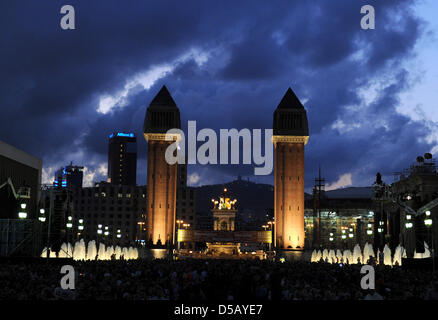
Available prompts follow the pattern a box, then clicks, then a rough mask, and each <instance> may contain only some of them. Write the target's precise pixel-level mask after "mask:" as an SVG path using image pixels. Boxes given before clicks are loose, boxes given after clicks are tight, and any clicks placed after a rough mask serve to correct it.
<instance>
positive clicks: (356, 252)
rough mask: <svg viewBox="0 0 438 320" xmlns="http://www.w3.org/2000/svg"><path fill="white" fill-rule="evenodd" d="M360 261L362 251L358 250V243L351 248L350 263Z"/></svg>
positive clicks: (361, 259) (361, 260)
mask: <svg viewBox="0 0 438 320" xmlns="http://www.w3.org/2000/svg"><path fill="white" fill-rule="evenodd" d="M362 262H363V257H362V251H361V250H360V246H359V244H356V245H355V246H354V249H353V261H351V264H356V263H362Z"/></svg>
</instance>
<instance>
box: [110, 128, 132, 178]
mask: <svg viewBox="0 0 438 320" xmlns="http://www.w3.org/2000/svg"><path fill="white" fill-rule="evenodd" d="M136 181H137V138H136V137H135V135H134V134H133V133H124V132H114V133H112V134H110V136H109V148H108V182H110V183H111V184H115V185H122V186H135V185H136Z"/></svg>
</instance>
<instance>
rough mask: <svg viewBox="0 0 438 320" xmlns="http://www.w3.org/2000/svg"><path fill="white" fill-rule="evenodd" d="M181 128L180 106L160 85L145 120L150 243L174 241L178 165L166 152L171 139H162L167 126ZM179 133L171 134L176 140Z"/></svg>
mask: <svg viewBox="0 0 438 320" xmlns="http://www.w3.org/2000/svg"><path fill="white" fill-rule="evenodd" d="M174 128H178V129H179V128H181V120H180V114H179V109H178V107H177V106H176V104H175V101H174V100H173V98H172V97H171V95H170V93H169V91H168V90H167V88H166V87H165V86H163V87H162V88H161V90H160V92H158V94H157V95H156V96H155V98H154V99H153V100H152V102H151V103H150V105H149V107H148V109H147V111H146V117H145V121H144V128H143V129H144V136H145V139H146V140H147V142H148V169H147V200H148V204H147V237H148V241H151V242H152V244H153V245H160V244H161V245H164V244H165V243H166V242H167V243H168V244H173V243H174V240H175V239H174V238H175V214H176V192H177V164H173V165H171V164H169V163H167V161H166V158H165V153H166V149H167V147H168V146H169V145H170V144H172V143H173V142H174V141H167V140H166V139H165V136H166V132H167V131H168V130H169V129H174ZM178 138H179V136H178V135H176V134H175V135H174V139H175V140H177V139H178Z"/></svg>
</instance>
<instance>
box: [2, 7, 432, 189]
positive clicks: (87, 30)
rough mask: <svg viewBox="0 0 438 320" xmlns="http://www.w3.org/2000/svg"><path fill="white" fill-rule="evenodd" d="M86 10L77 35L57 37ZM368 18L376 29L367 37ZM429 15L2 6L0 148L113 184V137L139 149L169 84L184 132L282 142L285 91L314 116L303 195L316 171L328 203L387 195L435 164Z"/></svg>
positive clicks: (209, 174)
mask: <svg viewBox="0 0 438 320" xmlns="http://www.w3.org/2000/svg"><path fill="white" fill-rule="evenodd" d="M65 4H70V5H73V6H74V8H75V13H76V21H75V22H76V29H75V30H62V29H61V28H60V19H61V17H62V15H61V14H60V8H61V7H62V6H63V5H65ZM365 4H370V5H373V6H374V8H375V10H376V29H375V30H362V29H361V28H360V19H361V17H362V15H361V14H360V8H361V6H362V5H365ZM437 10H438V4H437V3H436V2H435V1H433V0H429V1H414V0H379V1H377V0H364V1H361V0H355V1H352V0H336V1H325V0H308V1H297V0H296V1H292V0H288V1H253V0H252V1H205V0H200V1H184V2H183V1H139V0H138V1H137V0H135V1H134V0H133V1H121V0H120V1H112V0H104V1H97V0H94V1H73V0H71V1H68V2H66V1H65V0H62V1H55V0H51V1H23V0H5V1H2V2H1V3H0V42H1V46H0V70H1V73H0V75H1V78H0V82H1V83H0V111H1V114H0V140H2V141H4V142H6V143H9V144H12V145H14V146H16V147H18V148H20V149H23V150H25V151H26V152H28V153H31V154H33V155H35V156H37V157H39V158H41V159H42V160H43V164H44V170H43V183H50V182H51V181H52V180H53V174H54V171H55V170H56V169H58V168H59V167H60V166H63V165H66V164H69V163H70V161H73V163H74V164H77V165H84V166H85V167H86V174H85V185H91V184H92V183H93V182H94V181H100V180H106V176H107V172H106V170H107V169H106V168H107V164H106V163H107V150H108V136H109V134H110V133H111V132H113V131H124V132H134V133H135V134H136V135H137V136H138V151H139V156H138V167H137V170H138V176H137V183H138V184H140V185H142V184H145V182H146V155H147V153H146V149H147V145H146V142H145V140H144V138H143V134H142V127H143V120H144V115H145V111H146V108H147V106H148V105H149V103H150V101H151V100H152V98H153V97H154V96H155V94H156V93H157V92H158V91H159V89H160V88H161V86H162V85H166V86H167V88H168V89H169V91H170V92H171V94H172V96H173V98H174V100H175V101H176V103H177V105H178V107H179V108H180V112H181V120H182V123H183V128H186V127H187V121H189V120H196V121H197V128H198V130H199V129H202V128H212V129H215V130H219V129H221V128H224V129H230V128H236V129H239V130H240V129H242V128H249V129H254V128H261V129H265V128H271V127H272V114H273V111H274V110H275V108H276V106H277V105H278V103H279V102H280V100H281V98H282V96H283V94H284V93H285V91H286V90H287V88H288V87H291V88H292V89H293V90H294V91H295V93H296V95H297V96H298V97H299V98H300V100H301V101H302V102H303V104H304V106H305V108H306V109H307V114H308V119H309V129H310V139H309V143H308V144H307V147H306V189H307V190H309V189H311V187H312V185H313V179H314V178H315V176H316V175H317V171H318V165H321V167H322V172H323V176H324V177H325V178H326V180H327V183H328V189H333V188H337V187H345V186H365V185H370V184H371V183H372V182H373V181H374V179H375V174H376V172H377V171H380V172H381V173H382V174H383V176H384V179H385V180H386V181H387V182H391V181H392V174H393V172H395V171H401V170H402V169H403V168H405V167H408V166H409V165H410V164H411V163H412V162H413V160H414V159H415V158H416V156H418V155H422V154H424V153H425V152H432V153H433V152H434V151H438V147H437V142H438V135H437V133H436V128H437V121H438V108H437V107H438V106H437V101H438V93H437V92H438V90H436V89H437V88H436V87H437V83H438V63H437V61H436V58H437V52H436V50H437V48H438V45H437V41H438V40H437V33H436V32H437V31H438V24H437V23H436V22H435V20H434V12H435V13H436V12H437ZM188 170H189V183H190V184H191V185H202V184H210V183H222V182H227V181H230V180H233V179H235V178H236V176H237V175H238V174H240V175H242V176H243V177H244V178H245V179H246V178H249V179H250V180H252V181H258V182H264V183H273V176H272V175H270V176H257V177H256V176H253V166H251V165H228V166H225V165H208V166H202V165H190V166H189V169H188Z"/></svg>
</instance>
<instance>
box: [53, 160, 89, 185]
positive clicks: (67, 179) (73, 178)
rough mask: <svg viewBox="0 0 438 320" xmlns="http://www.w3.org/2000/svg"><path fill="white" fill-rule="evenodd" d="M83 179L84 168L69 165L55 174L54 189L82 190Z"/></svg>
mask: <svg viewBox="0 0 438 320" xmlns="http://www.w3.org/2000/svg"><path fill="white" fill-rule="evenodd" d="M83 179H84V167H82V166H74V165H73V163H72V162H70V165H68V166H65V167H62V168H60V169H59V170H58V171H56V173H55V180H54V182H53V185H54V187H76V188H82V182H83Z"/></svg>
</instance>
